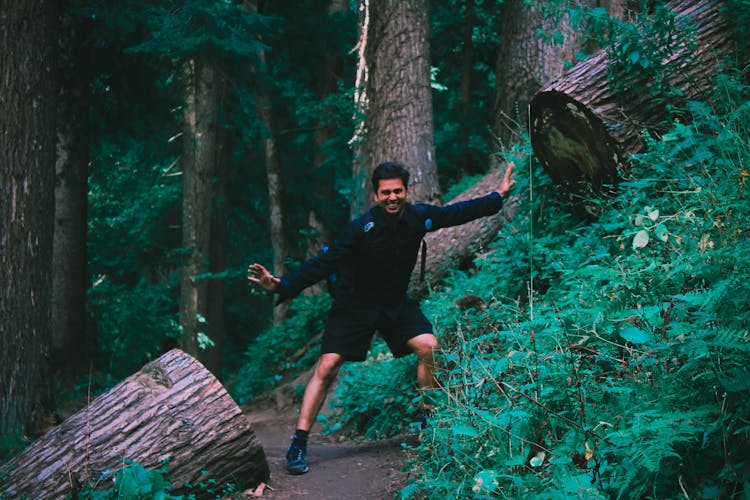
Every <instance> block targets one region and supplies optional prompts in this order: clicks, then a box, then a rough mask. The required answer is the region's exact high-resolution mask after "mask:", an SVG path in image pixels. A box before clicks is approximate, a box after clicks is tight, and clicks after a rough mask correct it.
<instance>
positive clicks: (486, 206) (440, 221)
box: [423, 192, 503, 231]
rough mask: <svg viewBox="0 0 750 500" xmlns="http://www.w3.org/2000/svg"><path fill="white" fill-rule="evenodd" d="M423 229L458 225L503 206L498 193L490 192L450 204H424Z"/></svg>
mask: <svg viewBox="0 0 750 500" xmlns="http://www.w3.org/2000/svg"><path fill="white" fill-rule="evenodd" d="M423 207H424V214H425V217H426V219H425V229H427V231H435V230H437V229H441V228H444V227H451V226H459V225H461V224H465V223H467V222H470V221H473V220H474V219H479V218H480V217H486V216H488V215H493V214H496V213H498V212H499V211H500V209H501V208H503V198H502V197H501V196H500V193H497V192H495V193H490V194H488V195H487V196H482V197H481V198H474V199H473V200H467V201H461V202H459V203H453V204H451V205H445V206H442V207H440V206H437V205H424V206H423Z"/></svg>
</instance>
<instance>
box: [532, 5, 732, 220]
mask: <svg viewBox="0 0 750 500" xmlns="http://www.w3.org/2000/svg"><path fill="white" fill-rule="evenodd" d="M671 5H672V7H671V8H672V9H673V10H674V11H675V12H676V13H678V15H679V18H678V26H683V27H684V26H686V25H687V24H688V23H690V24H691V25H693V26H694V32H693V35H691V36H693V37H694V40H695V42H696V47H697V49H695V50H693V49H691V48H690V46H689V44H688V43H685V42H684V35H680V34H678V33H675V34H674V35H673V36H674V37H675V38H674V39H675V40H681V41H680V42H679V43H678V44H677V45H676V46H675V48H674V49H675V50H674V51H673V53H672V55H671V56H670V57H669V58H668V59H666V60H664V61H662V71H664V74H666V75H668V78H669V82H668V84H669V85H671V86H672V87H675V88H677V89H679V91H680V92H681V93H682V97H681V98H680V101H683V102H684V101H686V100H690V99H704V100H705V98H706V97H707V95H708V91H709V90H710V87H711V82H712V79H713V78H714V77H715V76H716V75H717V74H718V72H719V71H720V69H721V67H722V63H723V62H724V61H725V58H726V56H728V55H730V54H736V52H735V47H734V44H733V43H732V41H731V40H732V36H731V27H730V25H729V23H728V22H727V20H726V19H725V18H724V17H723V16H722V14H721V12H720V2H716V1H712V0H692V1H682V2H676V3H674V4H671ZM612 63H613V61H612V59H611V57H610V56H609V53H608V51H607V50H606V49H602V50H600V51H598V52H597V53H596V54H595V55H594V56H592V57H591V58H589V59H587V60H585V61H583V62H581V63H580V64H578V65H576V66H575V67H573V68H572V69H571V70H570V71H568V72H567V73H566V74H565V75H564V76H563V77H562V78H561V79H560V80H558V81H557V82H555V83H553V84H551V85H549V86H547V87H546V88H545V89H543V90H542V91H540V92H538V93H537V95H536V96H534V99H533V100H532V102H531V104H530V114H531V120H532V128H531V144H532V146H533V149H534V153H535V155H536V156H537V158H539V160H540V162H541V163H542V165H543V166H544V168H545V170H546V171H547V173H548V174H549V175H550V177H552V179H553V181H554V182H555V183H557V184H559V185H560V186H561V187H562V189H563V191H564V192H567V193H569V194H570V195H571V196H572V197H576V198H584V199H586V198H587V197H589V196H590V195H592V194H596V193H598V192H600V191H601V190H602V188H603V186H607V185H610V184H615V183H616V182H617V180H618V178H619V175H620V174H619V172H620V171H622V170H623V169H625V167H626V161H627V159H628V158H629V157H630V156H631V155H632V154H634V153H636V152H638V151H640V150H641V149H642V148H643V142H642V140H641V137H640V133H641V131H642V130H644V129H645V130H652V131H660V130H663V127H664V124H665V119H666V118H667V108H666V106H665V105H666V104H667V103H666V102H663V101H661V100H659V99H655V98H654V97H653V96H652V95H651V94H649V92H648V89H649V87H650V86H651V85H652V84H653V82H652V81H649V80H644V79H643V78H642V77H641V76H640V73H638V72H630V73H629V74H627V75H618V76H617V85H616V87H615V84H613V81H612V78H611V77H610V75H609V67H610V65H611V64H612ZM743 64H746V62H744V63H742V62H741V64H740V67H741V66H743ZM623 89H624V90H623ZM670 104H672V105H675V104H677V105H679V104H680V103H679V102H677V101H676V99H674V100H672V102H671V103H670ZM583 208H584V210H585V212H586V213H588V214H589V215H591V216H596V213H595V210H594V209H595V207H588V206H586V205H585V204H584V206H583Z"/></svg>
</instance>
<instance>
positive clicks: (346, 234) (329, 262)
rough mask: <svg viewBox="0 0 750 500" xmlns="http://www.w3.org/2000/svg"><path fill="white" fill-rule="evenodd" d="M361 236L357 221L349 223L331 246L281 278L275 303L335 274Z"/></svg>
mask: <svg viewBox="0 0 750 500" xmlns="http://www.w3.org/2000/svg"><path fill="white" fill-rule="evenodd" d="M361 234H362V228H361V227H360V224H358V221H353V222H351V223H350V224H349V225H348V226H347V227H346V228H344V230H343V231H342V232H341V233H340V234H339V235H338V236H337V237H336V239H335V240H334V242H333V244H331V245H330V246H329V247H327V248H324V249H323V250H322V251H321V252H320V253H319V254H318V255H316V256H315V257H312V258H311V259H309V260H307V261H306V262H305V263H303V264H302V265H300V266H299V267H298V268H297V269H296V270H294V271H292V272H291V273H288V274H286V275H284V276H282V277H281V283H280V285H281V289H280V290H279V298H278V299H277V301H276V303H277V304H278V303H280V302H283V301H285V300H287V299H291V298H294V297H296V296H297V295H299V294H300V293H301V292H302V290H304V289H305V288H307V287H309V286H312V285H314V284H315V283H317V282H318V281H320V280H322V279H325V278H327V277H328V276H330V275H331V274H332V273H334V272H336V270H337V269H338V268H339V265H340V264H341V262H342V261H343V260H344V259H345V258H346V257H348V256H349V255H350V254H351V251H352V249H353V248H354V247H355V246H356V245H357V243H358V240H359V238H360V236H361Z"/></svg>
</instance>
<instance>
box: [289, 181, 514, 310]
mask: <svg viewBox="0 0 750 500" xmlns="http://www.w3.org/2000/svg"><path fill="white" fill-rule="evenodd" d="M502 207H503V200H502V198H501V197H500V194H498V193H492V194H489V195H487V196H484V197H482V198H475V199H473V200H468V201H464V202H460V203H454V204H452V205H446V206H442V207H441V206H436V205H427V204H417V205H412V204H409V203H407V204H406V205H405V206H404V214H403V216H402V217H401V218H400V219H399V220H398V221H397V222H396V223H395V224H393V223H391V222H390V221H389V220H388V217H387V216H386V214H384V213H383V210H382V209H381V208H380V206H378V205H375V206H374V207H373V208H371V209H370V210H369V211H368V212H367V213H365V214H364V215H362V216H361V217H359V218H357V219H354V220H353V221H351V222H350V223H349V224H348V225H347V226H346V228H345V229H344V230H343V231H342V232H341V233H340V234H339V235H338V236H337V237H336V239H335V241H334V242H333V244H331V245H330V247H327V248H326V249H324V250H323V251H322V252H321V253H320V254H318V255H317V256H315V257H313V258H311V259H310V260H308V261H307V262H305V263H304V264H302V265H301V266H300V267H299V268H298V269H297V270H296V271H294V272H292V273H290V274H288V275H286V276H283V277H282V278H281V291H280V293H279V302H281V301H284V300H286V299H289V298H292V297H295V296H297V295H298V294H299V293H300V292H301V291H302V290H304V289H305V288H307V287H308V286H311V285H314V284H315V283H317V282H318V281H320V280H322V279H324V278H327V277H329V276H330V275H331V274H334V273H335V275H336V279H337V282H336V286H337V289H338V290H339V292H340V296H341V297H344V298H346V297H350V298H353V299H357V300H361V301H365V302H372V303H375V304H379V305H382V306H394V305H397V304H399V303H401V302H402V301H403V300H404V298H405V297H406V290H407V288H408V286H409V279H410V277H411V273H412V271H413V269H414V265H415V264H416V261H417V253H418V252H419V245H420V242H421V241H422V238H423V237H424V235H425V233H427V232H430V231H435V230H437V229H441V228H444V227H450V226H458V225H460V224H464V223H466V222H469V221H472V220H474V219H478V218H480V217H485V216H487V215H492V214H495V213H497V212H499V211H500V209H501V208H502ZM337 298H339V296H337Z"/></svg>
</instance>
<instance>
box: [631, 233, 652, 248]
mask: <svg viewBox="0 0 750 500" xmlns="http://www.w3.org/2000/svg"><path fill="white" fill-rule="evenodd" d="M648 242H649V237H648V231H646V230H645V229H641V230H640V231H638V232H637V233H635V237H634V238H633V248H643V247H645V246H646V245H648Z"/></svg>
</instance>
